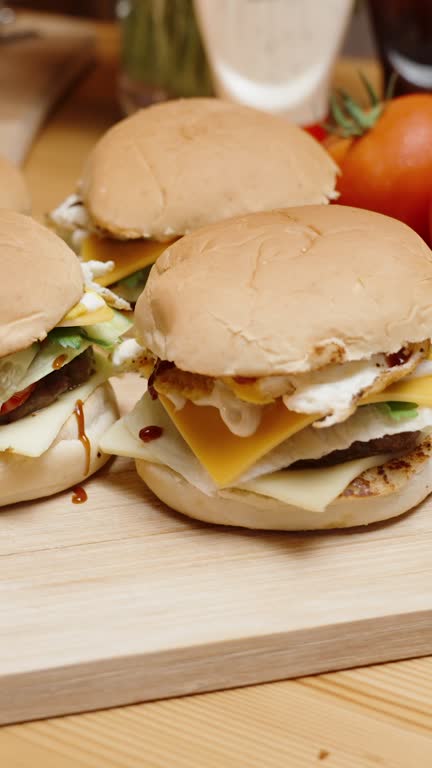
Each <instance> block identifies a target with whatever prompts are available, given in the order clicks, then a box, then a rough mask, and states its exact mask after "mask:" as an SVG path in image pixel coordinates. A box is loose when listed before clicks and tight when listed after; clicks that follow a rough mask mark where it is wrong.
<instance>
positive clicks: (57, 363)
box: [52, 355, 67, 371]
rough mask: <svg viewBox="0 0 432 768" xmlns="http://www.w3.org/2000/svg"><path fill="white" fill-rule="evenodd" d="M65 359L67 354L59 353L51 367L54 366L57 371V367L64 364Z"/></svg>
mask: <svg viewBox="0 0 432 768" xmlns="http://www.w3.org/2000/svg"><path fill="white" fill-rule="evenodd" d="M66 360H67V355H59V356H58V357H56V359H55V360H54V362H53V364H52V367H53V368H54V370H55V371H58V369H59V368H61V367H62V366H63V365H64V364H65V362H66Z"/></svg>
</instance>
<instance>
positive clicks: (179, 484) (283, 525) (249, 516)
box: [136, 438, 432, 531]
mask: <svg viewBox="0 0 432 768" xmlns="http://www.w3.org/2000/svg"><path fill="white" fill-rule="evenodd" d="M136 467H137V471H138V474H139V475H140V477H141V478H142V480H144V482H145V483H146V484H147V485H148V487H149V488H150V490H151V491H153V493H154V494H155V495H156V496H158V498H159V499H161V500H162V501H163V502H164V503H165V504H167V505H168V506H169V507H172V509H175V510H176V511H177V512H182V513H183V514H184V515H188V516H189V517H193V518H196V519H197V520H203V521H204V522H206V523H216V524H219V525H235V526H240V527H242V528H260V529H264V530H279V531H306V530H319V529H323V528H351V527H354V526H357V525H370V524H371V523H378V522H380V521H382V520H388V519H389V518H392V517H397V516H398V515H402V514H403V513H404V512H407V511H408V510H410V509H413V507H415V506H417V504H419V503H420V502H421V501H423V499H425V498H426V496H428V495H429V493H430V492H431V491H432V442H431V438H427V439H425V440H424V441H423V443H422V444H421V445H420V446H419V447H418V448H417V449H416V450H415V451H413V452H412V453H410V454H408V455H407V456H404V457H403V459H393V460H392V461H390V462H388V464H385V465H384V467H375V468H374V469H369V470H367V471H366V472H364V473H363V474H362V475H361V476H360V478H356V480H354V481H353V482H352V483H351V485H350V486H348V488H347V489H346V491H345V492H344V494H342V495H341V496H339V498H338V499H336V501H334V502H333V503H332V504H330V505H329V506H328V507H327V509H326V510H325V512H309V511H307V510H305V509H300V508H298V507H293V506H288V505H287V504H283V503H282V502H280V501H276V500H275V499H271V498H268V497H265V496H259V495H258V494H255V493H250V492H248V491H240V490H238V491H220V492H219V493H218V495H217V496H206V494H204V493H202V492H201V491H199V490H198V489H197V488H195V487H194V486H193V485H190V484H189V483H188V482H187V481H186V480H184V478H182V477H180V475H178V474H176V473H175V472H173V471H172V470H171V469H169V468H168V467H165V466H162V465H160V464H152V463H150V462H147V461H143V460H141V459H140V460H137V461H136Z"/></svg>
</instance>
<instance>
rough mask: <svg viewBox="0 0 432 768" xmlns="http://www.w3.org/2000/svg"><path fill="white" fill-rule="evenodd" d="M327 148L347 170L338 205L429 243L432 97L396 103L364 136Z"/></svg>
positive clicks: (403, 98) (341, 179)
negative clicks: (372, 214)
mask: <svg viewBox="0 0 432 768" xmlns="http://www.w3.org/2000/svg"><path fill="white" fill-rule="evenodd" d="M327 148H328V151H329V152H330V154H331V155H332V156H333V158H334V159H335V161H336V162H337V163H338V165H339V167H340V169H341V171H342V173H341V176H340V177H339V179H338V183H337V189H338V191H339V193H340V197H339V200H338V202H339V203H342V204H344V205H353V206H357V207H359V208H368V209H369V210H371V211H378V212H379V213H385V214H387V215H388V216H393V217H394V218H395V219H400V220H401V221H404V222H405V223H406V224H408V225H409V226H410V227H412V228H413V229H415V230H416V231H417V232H418V233H419V234H420V235H421V236H422V237H423V238H424V239H425V240H428V239H429V221H428V219H429V205H430V199H431V191H432V94H410V95H408V96H401V97H399V98H397V99H393V101H390V102H388V103H387V104H386V105H385V107H384V110H383V112H382V114H381V116H380V117H379V118H378V120H377V122H376V123H375V125H374V126H373V127H372V128H370V129H369V130H368V131H367V132H366V133H365V134H364V135H363V136H361V137H359V138H350V139H342V138H341V139H335V138H333V139H331V140H329V141H328V146H327Z"/></svg>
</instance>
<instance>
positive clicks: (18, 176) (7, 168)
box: [0, 155, 30, 213]
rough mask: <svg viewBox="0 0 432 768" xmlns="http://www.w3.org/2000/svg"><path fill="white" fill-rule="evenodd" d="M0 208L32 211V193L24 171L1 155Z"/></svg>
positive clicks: (25, 211)
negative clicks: (23, 173)
mask: <svg viewBox="0 0 432 768" xmlns="http://www.w3.org/2000/svg"><path fill="white" fill-rule="evenodd" d="M0 181H1V184H0V209H1V208H9V209H10V210H11V211H18V212H19V213H30V193H29V191H28V188H27V184H26V182H25V180H24V177H23V175H22V173H21V172H20V171H19V169H18V168H17V167H16V166H15V165H12V163H10V162H9V160H7V159H6V158H5V157H3V156H2V155H0Z"/></svg>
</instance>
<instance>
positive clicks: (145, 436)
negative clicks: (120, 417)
mask: <svg viewBox="0 0 432 768" xmlns="http://www.w3.org/2000/svg"><path fill="white" fill-rule="evenodd" d="M162 433H163V429H162V427H158V426H156V425H155V424H154V425H153V424H152V425H151V426H149V427H143V428H142V429H140V431H139V433H138V434H139V438H140V440H142V441H143V443H151V442H152V441H153V440H157V439H158V438H159V437H162Z"/></svg>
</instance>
